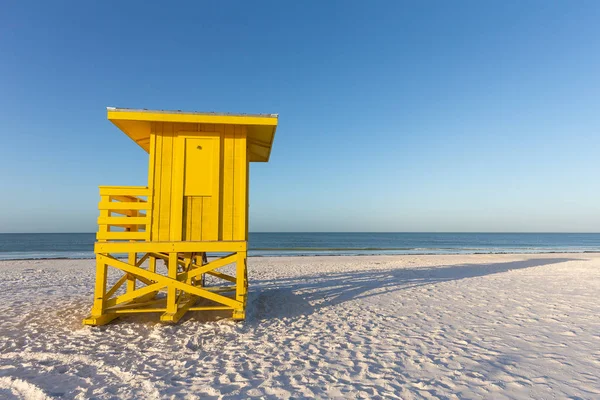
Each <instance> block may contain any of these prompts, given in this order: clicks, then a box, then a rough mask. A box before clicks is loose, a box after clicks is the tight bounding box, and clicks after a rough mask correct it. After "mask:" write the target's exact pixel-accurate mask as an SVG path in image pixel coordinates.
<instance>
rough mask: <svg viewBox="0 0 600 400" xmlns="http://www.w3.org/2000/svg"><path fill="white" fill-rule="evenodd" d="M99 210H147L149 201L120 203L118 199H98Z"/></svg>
mask: <svg viewBox="0 0 600 400" xmlns="http://www.w3.org/2000/svg"><path fill="white" fill-rule="evenodd" d="M98 209H99V210H149V209H150V203H121V202H119V201H100V202H99V203H98Z"/></svg>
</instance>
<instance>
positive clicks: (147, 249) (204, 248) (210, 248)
mask: <svg viewBox="0 0 600 400" xmlns="http://www.w3.org/2000/svg"><path fill="white" fill-rule="evenodd" d="M246 247H247V242H244V241H228V242H224V241H220V242H216V241H215V242H201V241H199V242H192V241H189V242H138V243H106V242H102V243H96V244H95V246H94V252H95V253H100V254H104V253H129V252H137V253H189V252H237V251H245V250H246Z"/></svg>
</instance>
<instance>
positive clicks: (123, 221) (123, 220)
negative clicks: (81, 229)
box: [98, 217, 150, 226]
mask: <svg viewBox="0 0 600 400" xmlns="http://www.w3.org/2000/svg"><path fill="white" fill-rule="evenodd" d="M149 221H150V218H148V217H98V225H114V226H126V225H146V224H148V222H149Z"/></svg>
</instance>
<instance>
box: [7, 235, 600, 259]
mask: <svg viewBox="0 0 600 400" xmlns="http://www.w3.org/2000/svg"><path fill="white" fill-rule="evenodd" d="M94 241H95V234H94V233H0V260H14V259H39V258H93V246H94ZM249 242H250V251H249V253H250V254H249V255H250V256H291V255H294V256H306V255H372V254H476V253H551V252H577V253H582V252H600V233H306V232H302V233H251V234H250V240H249Z"/></svg>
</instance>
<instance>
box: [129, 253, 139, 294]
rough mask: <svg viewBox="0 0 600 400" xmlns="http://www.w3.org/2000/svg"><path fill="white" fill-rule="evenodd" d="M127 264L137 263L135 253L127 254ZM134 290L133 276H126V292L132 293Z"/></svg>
mask: <svg viewBox="0 0 600 400" xmlns="http://www.w3.org/2000/svg"><path fill="white" fill-rule="evenodd" d="M127 262H128V263H129V264H131V265H135V263H136V262H137V253H129V255H128V256H127ZM134 290H135V276H133V275H131V274H129V275H127V292H128V293H129V292H133V291H134Z"/></svg>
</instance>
